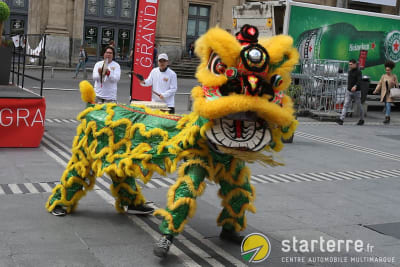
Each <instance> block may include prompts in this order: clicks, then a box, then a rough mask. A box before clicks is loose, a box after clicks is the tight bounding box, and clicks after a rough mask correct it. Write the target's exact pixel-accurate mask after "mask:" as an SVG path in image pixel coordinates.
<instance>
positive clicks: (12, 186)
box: [8, 184, 22, 194]
mask: <svg viewBox="0 0 400 267" xmlns="http://www.w3.org/2000/svg"><path fill="white" fill-rule="evenodd" d="M8 187H10V189H11V191H12V193H13V194H22V191H21V189H19V187H18V185H16V184H9V185H8Z"/></svg>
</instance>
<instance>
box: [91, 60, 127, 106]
mask: <svg viewBox="0 0 400 267" xmlns="http://www.w3.org/2000/svg"><path fill="white" fill-rule="evenodd" d="M103 64H104V60H102V61H99V62H97V63H96V65H94V68H93V80H94V90H95V92H96V96H98V97H101V98H103V99H106V100H117V83H118V82H119V79H120V78H121V68H120V66H119V64H118V63H117V62H115V61H111V63H108V69H109V70H110V76H106V78H105V79H104V82H103V84H102V83H101V81H100V74H99V70H98V69H99V68H102V67H103Z"/></svg>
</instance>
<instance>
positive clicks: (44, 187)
mask: <svg viewBox="0 0 400 267" xmlns="http://www.w3.org/2000/svg"><path fill="white" fill-rule="evenodd" d="M39 184H40V186H41V187H43V189H44V190H45V191H46V192H51V191H53V188H51V187H50V185H48V184H47V183H39Z"/></svg>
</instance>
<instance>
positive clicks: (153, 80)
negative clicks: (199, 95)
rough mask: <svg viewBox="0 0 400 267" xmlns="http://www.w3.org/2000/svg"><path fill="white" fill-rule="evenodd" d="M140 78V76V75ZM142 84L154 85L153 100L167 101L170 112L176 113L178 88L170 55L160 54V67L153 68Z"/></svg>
mask: <svg viewBox="0 0 400 267" xmlns="http://www.w3.org/2000/svg"><path fill="white" fill-rule="evenodd" d="M138 78H139V79H140V76H139V77H138ZM140 84H141V85H142V86H153V89H152V99H151V100H152V101H155V102H161V103H166V104H167V106H168V108H169V113H171V114H174V113H175V93H176V90H178V85H177V79H176V73H175V72H174V71H173V70H171V69H170V68H169V67H168V55H167V54H164V53H163V54H160V55H159V56H158V67H157V68H154V69H152V70H151V72H150V75H149V77H148V78H147V79H145V80H141V82H140Z"/></svg>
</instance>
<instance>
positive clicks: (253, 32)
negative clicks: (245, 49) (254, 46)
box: [236, 24, 258, 43]
mask: <svg viewBox="0 0 400 267" xmlns="http://www.w3.org/2000/svg"><path fill="white" fill-rule="evenodd" d="M236 38H237V39H238V40H239V41H240V42H246V43H257V42H258V29H257V28H256V27H255V26H252V25H249V24H245V25H243V26H242V28H241V29H240V32H238V33H236Z"/></svg>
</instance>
